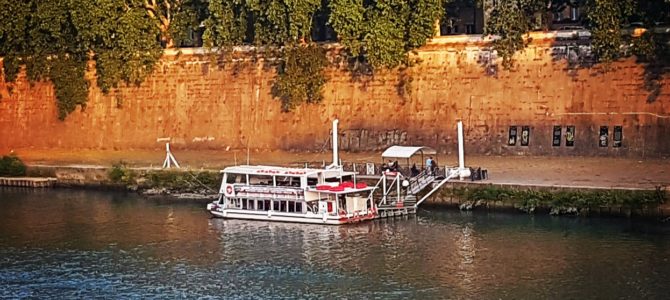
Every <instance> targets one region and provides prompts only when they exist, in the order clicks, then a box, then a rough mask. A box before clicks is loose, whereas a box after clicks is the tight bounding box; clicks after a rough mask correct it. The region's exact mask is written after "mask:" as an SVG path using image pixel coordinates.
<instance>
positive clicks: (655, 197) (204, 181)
mask: <svg viewBox="0 0 670 300" xmlns="http://www.w3.org/2000/svg"><path fill="white" fill-rule="evenodd" d="M28 173H29V175H30V176H39V177H54V178H57V182H56V186H58V187H80V188H112V189H131V190H137V191H139V192H141V193H143V194H148V195H156V194H162V195H172V196H177V197H180V198H197V197H207V196H209V197H211V196H212V195H215V194H216V190H218V185H219V181H220V176H221V175H220V174H219V172H218V170H203V169H201V170H186V169H179V170H174V169H173V170H163V169H158V168H126V167H121V166H114V167H105V166H88V165H67V166H54V165H31V166H29V167H28ZM669 198H670V191H668V190H666V189H665V188H662V187H658V188H656V189H649V188H645V189H641V188H621V187H596V186H570V185H537V184H533V185H524V184H509V183H497V182H495V181H491V180H486V181H475V182H471V181H454V182H450V183H448V184H446V185H445V186H444V187H442V189H441V190H440V191H438V192H437V193H436V194H435V195H434V196H432V197H430V198H429V199H427V201H426V202H425V204H424V205H426V206H435V207H445V208H458V209H462V210H472V209H476V210H481V209H486V210H510V211H524V212H527V213H551V214H555V215H614V216H626V217H644V218H656V219H667V218H669V217H670V205H668V203H667V199H669Z"/></svg>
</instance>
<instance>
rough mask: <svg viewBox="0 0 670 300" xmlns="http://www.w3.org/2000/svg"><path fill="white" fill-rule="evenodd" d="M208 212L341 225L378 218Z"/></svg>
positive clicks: (260, 218)
mask: <svg viewBox="0 0 670 300" xmlns="http://www.w3.org/2000/svg"><path fill="white" fill-rule="evenodd" d="M209 212H210V213H211V214H212V215H213V216H215V217H218V218H224V219H239V220H260V221H271V222H291V223H307V224H326V225H343V224H350V223H357V222H362V221H368V220H374V219H376V218H378V215H377V214H368V215H362V216H352V217H346V216H330V215H327V216H326V217H325V218H324V217H323V215H321V214H290V213H272V212H264V211H263V212H255V211H254V212H251V211H240V210H226V209H224V210H209Z"/></svg>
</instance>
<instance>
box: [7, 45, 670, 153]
mask: <svg viewBox="0 0 670 300" xmlns="http://www.w3.org/2000/svg"><path fill="white" fill-rule="evenodd" d="M554 38H555V36H552V34H551V33H550V34H544V35H541V34H538V36H537V37H536V39H535V42H534V43H532V44H531V45H530V46H529V47H528V48H527V49H526V50H525V51H524V52H523V53H519V54H518V56H517V65H516V66H517V67H516V69H515V70H514V71H505V70H502V69H501V68H497V67H496V66H495V62H496V60H495V58H493V59H492V57H491V53H490V51H489V50H488V49H487V48H486V47H485V45H484V44H483V43H482V41H481V40H480V39H479V38H473V37H464V36H460V37H459V36H456V37H440V38H436V39H435V40H433V41H432V42H431V43H429V45H427V46H426V47H424V48H423V49H421V51H419V52H418V54H417V56H418V57H419V58H420V59H421V60H422V62H421V63H420V64H418V65H417V66H416V67H414V68H412V70H411V71H410V73H411V74H412V75H411V77H412V78H413V81H412V83H411V85H410V86H409V91H411V93H410V94H409V95H407V94H406V95H405V96H399V95H398V82H399V74H398V73H397V72H391V71H386V72H378V73H377V74H376V75H375V76H374V77H372V78H352V77H351V76H350V74H348V73H346V72H345V71H343V69H337V68H332V69H329V70H328V74H329V77H330V80H329V82H328V84H327V85H326V87H325V89H324V96H325V99H324V101H323V102H322V103H321V104H316V105H302V106H300V107H298V108H297V109H296V110H295V111H293V112H291V113H283V112H281V110H280V105H279V102H278V101H277V100H275V99H273V98H272V96H271V93H270V91H271V85H272V80H273V76H274V74H273V71H272V69H271V68H269V69H268V68H264V67H263V66H262V65H261V64H255V63H252V62H249V61H246V62H239V61H238V62H236V63H227V64H220V65H214V64H212V63H211V60H210V59H209V58H208V57H206V56H203V55H201V52H202V51H201V50H199V49H195V50H184V51H183V53H181V54H180V55H174V54H170V53H167V54H166V55H165V57H164V59H163V60H162V61H161V63H160V64H159V65H158V66H157V67H156V70H155V73H154V75H153V76H151V77H150V78H149V79H148V80H146V81H145V82H144V83H143V84H142V85H140V86H131V87H125V88H122V89H120V90H118V91H116V92H112V93H111V94H109V95H103V94H102V93H101V92H100V91H99V90H98V89H97V88H93V89H91V92H90V97H89V102H88V105H87V107H86V109H85V110H82V111H79V110H77V111H76V112H75V113H73V114H71V115H70V116H68V117H67V119H66V120H65V121H59V120H58V119H57V112H56V107H55V99H54V92H53V89H52V87H51V85H50V84H49V83H37V84H34V85H33V86H31V85H30V84H29V83H28V82H26V80H25V78H24V77H21V78H20V79H19V80H18V82H17V83H16V84H14V85H13V86H12V87H11V91H10V88H9V87H8V86H7V85H6V84H5V83H4V82H0V151H3V150H5V151H6V150H7V149H21V148H27V147H33V148H45V149H50V148H59V149H118V150H124V149H154V148H155V149H158V148H161V147H163V146H162V145H163V141H165V140H168V139H169V140H170V141H171V142H172V145H173V146H174V147H176V148H188V149H202V148H207V149H225V148H226V147H231V148H243V147H246V145H247V144H248V145H249V146H250V147H251V148H264V149H277V148H279V149H286V150H289V149H290V150H318V149H321V148H322V147H324V145H327V142H328V135H329V130H330V121H331V120H332V119H333V118H339V119H340V128H341V131H342V135H343V137H342V138H341V143H342V148H344V149H347V150H379V149H382V148H384V147H386V146H388V145H391V144H421V145H429V146H433V147H437V148H438V149H440V150H441V151H446V152H452V151H455V149H456V142H455V137H456V120H457V119H462V120H463V122H464V125H465V135H466V139H467V141H466V150H467V151H469V152H470V153H472V152H477V153H482V154H508V155H516V154H537V155H589V156H590V155H610V156H629V157H642V156H667V155H668V154H670V141H669V140H668V138H669V137H670V78H669V76H667V75H666V77H665V79H664V82H663V83H664V86H663V89H662V92H661V95H660V97H659V98H658V99H657V100H656V101H655V102H653V103H647V96H648V92H647V91H645V90H644V89H642V85H643V80H642V78H643V67H642V66H641V65H638V64H636V63H635V62H634V61H632V60H629V61H623V62H617V63H614V64H612V65H611V66H609V68H608V70H606V71H603V68H600V67H596V68H582V69H573V68H568V64H567V62H566V60H564V59H563V58H564V57H568V58H569V57H570V51H569V50H570V49H568V48H566V47H564V46H563V45H561V44H560V43H557V42H556V41H555V40H554ZM562 47H563V48H562ZM566 49H567V50H566ZM564 50H565V51H564ZM89 76H90V77H91V78H93V74H89ZM0 81H2V80H0ZM512 125H514V126H518V133H519V140H518V141H517V143H516V145H514V146H510V145H508V132H509V126H512ZM555 125H560V126H561V128H562V132H561V133H562V136H561V146H560V147H553V146H552V130H553V126H555ZM568 125H573V126H575V140H574V146H573V147H566V146H565V130H566V128H565V126H568ZM522 126H528V128H529V130H530V139H529V143H528V146H521V140H520V138H521V130H522ZM600 126H608V131H609V137H608V146H607V147H599V146H598V140H599V131H600ZM614 126H622V127H623V142H622V144H621V145H622V147H620V148H615V147H613V146H612V145H613V141H612V136H613V132H614Z"/></svg>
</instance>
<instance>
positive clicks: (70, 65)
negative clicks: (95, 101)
mask: <svg viewBox="0 0 670 300" xmlns="http://www.w3.org/2000/svg"><path fill="white" fill-rule="evenodd" d="M84 73H86V57H74V56H66V55H63V56H62V57H53V58H52V59H51V61H50V68H49V78H51V82H52V83H53V85H54V88H55V89H56V99H58V118H59V119H61V120H64V119H65V117H66V116H67V115H68V114H69V113H71V112H73V111H74V110H75V109H76V108H77V106H80V107H82V109H83V108H85V107H86V100H87V98H88V85H89V84H88V80H86V79H85V78H84Z"/></svg>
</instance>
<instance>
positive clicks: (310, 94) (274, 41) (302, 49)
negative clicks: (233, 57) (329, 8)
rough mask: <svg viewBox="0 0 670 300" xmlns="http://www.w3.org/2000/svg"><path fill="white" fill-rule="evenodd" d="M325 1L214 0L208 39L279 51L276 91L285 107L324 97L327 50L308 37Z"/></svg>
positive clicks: (223, 46)
mask: <svg viewBox="0 0 670 300" xmlns="http://www.w3.org/2000/svg"><path fill="white" fill-rule="evenodd" d="M320 5H321V0H296V1H283V0H269V1H258V0H248V1H244V0H235V1H227V0H212V1H210V3H209V10H210V16H209V18H208V19H207V20H206V21H205V26H206V29H205V33H204V36H203V39H204V42H205V45H206V46H207V47H210V49H213V48H215V47H217V48H218V49H219V50H220V51H228V50H230V49H231V47H232V46H236V45H241V44H243V43H251V44H254V45H257V46H259V47H260V49H263V50H265V51H264V53H265V55H266V56H273V55H276V56H278V58H279V60H278V61H279V63H277V64H276V67H277V79H276V81H275V82H274V84H273V94H274V95H275V96H276V97H277V98H279V99H280V101H281V102H282V109H283V110H284V111H288V110H290V109H292V108H293V107H295V106H296V105H298V104H300V103H304V102H307V103H315V102H319V101H320V100H321V99H322V98H323V96H322V94H321V90H322V89H323V85H324V84H325V82H326V79H325V75H324V68H325V67H326V66H327V63H328V61H327V59H326V55H325V51H324V50H323V49H321V48H319V47H317V46H316V45H314V44H312V43H308V41H309V39H310V32H311V28H312V27H311V26H312V19H313V16H314V14H315V13H316V11H317V10H318V9H319V7H320ZM249 25H251V26H249ZM277 50H278V51H277Z"/></svg>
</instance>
